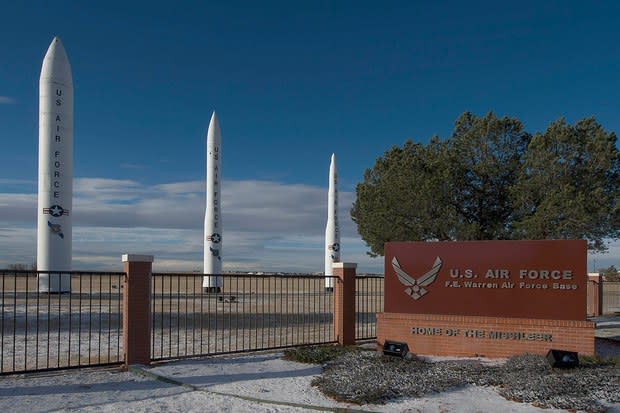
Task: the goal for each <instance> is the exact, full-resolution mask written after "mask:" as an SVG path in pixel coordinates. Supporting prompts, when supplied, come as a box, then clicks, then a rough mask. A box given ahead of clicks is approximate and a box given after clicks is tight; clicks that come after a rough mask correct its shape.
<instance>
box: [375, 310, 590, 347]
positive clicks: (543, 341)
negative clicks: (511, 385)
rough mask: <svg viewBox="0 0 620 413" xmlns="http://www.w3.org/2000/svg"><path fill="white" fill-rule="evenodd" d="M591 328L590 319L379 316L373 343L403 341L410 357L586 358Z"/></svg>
mask: <svg viewBox="0 0 620 413" xmlns="http://www.w3.org/2000/svg"><path fill="white" fill-rule="evenodd" d="M594 327H595V324H594V323H593V322H590V321H571V320H537V319H530V318H502V317H477V316H451V315H433V314H403V313H379V314H377V345H378V348H381V349H382V348H383V344H384V343H385V341H386V340H388V341H398V342H404V343H407V345H408V346H409V351H410V352H412V353H415V354H424V355H437V356H465V357H491V358H494V357H509V356H513V355H518V354H524V353H529V354H542V355H545V354H547V352H548V351H549V350H550V349H557V350H565V351H575V352H577V353H579V354H584V355H592V354H594Z"/></svg>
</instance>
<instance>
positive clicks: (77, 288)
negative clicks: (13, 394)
mask: <svg viewBox="0 0 620 413" xmlns="http://www.w3.org/2000/svg"><path fill="white" fill-rule="evenodd" d="M39 274H49V275H50V276H57V277H50V280H52V282H60V279H61V278H62V277H65V278H64V280H66V277H69V278H70V280H71V281H70V290H71V292H66V293H47V292H40V291H41V290H42V288H41V287H42V286H43V285H45V284H44V283H42V281H41V277H39V276H38V275H39ZM203 277H204V275H203V274H195V275H193V274H153V278H152V283H151V285H152V296H151V297H152V299H151V322H152V337H151V343H152V344H151V345H152V348H151V357H152V359H153V360H163V359H172V358H183V357H193V356H200V355H213V354H224V353H235V352H246V351H257V350H266V349H277V348H286V347H294V346H299V345H312V344H327V343H334V342H336V337H334V317H333V314H334V296H333V292H332V291H330V290H328V289H326V288H325V280H326V277H324V276H310V275H244V274H226V275H222V276H221V277H222V281H223V288H222V290H221V292H218V293H205V292H203V288H202V281H203ZM330 278H333V283H335V282H337V281H336V278H337V277H330ZM53 280H56V281H53ZM124 281H125V273H112V272H77V271H73V272H64V273H57V272H48V271H45V272H36V271H34V272H33V271H16V270H0V375H2V374H10V373H23V372H31V371H43V370H53V369H65V368H74V367H84V366H97V365H108V364H120V363H122V362H123V359H124V350H123V348H122V347H123V344H122V337H123V331H122V318H123V297H122V288H123V283H124ZM333 283H332V284H333ZM57 287H58V288H54V286H53V285H52V288H51V290H54V291H58V290H60V288H59V287H60V284H59V285H58V286H57ZM355 299H356V309H357V311H356V335H355V337H356V340H371V339H374V338H375V337H376V316H375V314H376V313H377V312H381V311H383V277H379V276H360V277H357V280H356V298H355Z"/></svg>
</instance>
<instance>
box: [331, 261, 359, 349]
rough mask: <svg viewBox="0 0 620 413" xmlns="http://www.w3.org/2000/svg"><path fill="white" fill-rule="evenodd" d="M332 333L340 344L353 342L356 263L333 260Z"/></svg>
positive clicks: (346, 344) (344, 344)
mask: <svg viewBox="0 0 620 413" xmlns="http://www.w3.org/2000/svg"><path fill="white" fill-rule="evenodd" d="M333 268H334V275H335V276H336V277H338V280H337V282H336V285H335V286H334V330H335V331H334V334H335V335H336V340H337V341H338V344H340V345H341V346H348V345H351V344H355V269H356V268H357V264H354V263H348V262H335V263H334V264H333Z"/></svg>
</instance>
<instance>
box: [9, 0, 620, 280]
mask: <svg viewBox="0 0 620 413" xmlns="http://www.w3.org/2000/svg"><path fill="white" fill-rule="evenodd" d="M2 15H3V17H4V18H3V19H2V24H1V25H0V138H1V140H2V143H3V151H1V152H0V163H1V164H2V169H0V171H1V173H0V213H1V214H0V266H4V265H6V264H10V263H17V262H23V263H29V262H32V260H33V259H34V257H35V256H36V188H37V139H38V79H39V74H40V69H41V62H42V59H43V56H44V54H45V51H46V50H47V47H48V45H49V43H50V42H51V40H52V38H53V37H54V36H55V35H57V36H59V37H60V38H61V39H62V41H63V44H64V46H65V48H66V50H67V54H68V56H69V59H70V62H71V65H72V70H73V81H74V93H75V94H74V101H75V121H74V177H75V189H74V206H73V210H74V214H73V216H74V246H73V256H74V267H75V268H76V269H107V270H116V269H118V268H119V267H120V255H121V254H122V253H127V252H130V253H148V254H153V255H155V260H156V261H155V269H156V270H166V271H167V270H171V271H186V270H199V269H201V268H202V226H203V214H204V202H205V200H204V174H205V164H204V162H205V160H204V159H205V158H204V152H205V138H206V130H207V126H208V122H209V118H210V116H211V111H213V110H215V111H216V112H217V114H218V118H219V120H220V126H221V129H222V159H223V166H222V175H223V178H224V183H223V185H224V186H223V207H224V208H225V209H224V213H223V224H224V244H223V254H224V257H223V258H224V269H225V270H227V269H229V270H236V269H247V270H278V271H303V272H314V271H321V270H322V267H323V237H324V231H325V221H326V216H327V206H326V200H327V176H328V168H329V159H330V156H331V153H332V152H334V153H336V156H337V163H338V173H339V184H340V187H339V190H340V221H341V225H342V237H343V238H342V248H343V250H342V259H343V260H344V261H347V262H357V263H358V265H359V269H360V271H361V272H382V270H383V262H382V260H381V259H374V260H372V259H370V258H368V257H367V256H366V255H365V251H366V248H365V245H364V243H363V241H362V240H361V239H360V238H359V236H358V235H357V232H356V229H355V225H354V224H353V223H352V222H351V221H350V218H349V213H348V210H349V208H350V205H351V203H352V202H353V200H354V199H355V192H354V191H355V185H356V183H358V182H359V181H360V180H361V179H362V175H363V172H364V170H365V169H366V168H369V167H372V165H373V164H374V161H375V159H376V157H378V156H381V155H382V154H383V152H384V151H386V150H388V149H389V148H390V147H391V146H392V145H401V144H402V143H403V142H404V141H405V140H406V139H409V138H411V139H414V140H415V141H419V142H426V141H427V140H428V138H429V137H431V136H432V135H434V134H437V135H439V136H442V137H447V136H449V134H450V132H451V130H452V126H453V122H454V120H455V119H456V118H457V117H458V116H459V115H460V114H461V113H463V112H465V111H471V112H474V113H476V114H478V115H484V114H485V113H486V112H488V111H494V112H495V113H496V114H498V115H500V116H503V115H508V116H513V117H516V118H518V119H520V120H521V121H522V122H523V123H524V125H525V127H526V129H527V130H528V131H529V132H532V133H534V132H537V131H542V130H544V129H545V128H546V126H547V125H548V124H549V123H551V122H552V121H554V120H556V119H558V118H559V117H565V118H566V119H567V120H568V121H569V122H571V123H572V122H574V121H576V120H578V119H581V118H584V117H587V116H592V115H594V116H595V117H596V118H597V120H598V121H599V122H600V123H601V124H602V125H603V127H604V128H605V129H606V130H610V131H615V132H616V133H618V131H619V130H620V106H619V104H618V102H619V97H620V75H619V71H618V68H620V53H618V47H617V46H618V44H619V41H620V3H618V2H615V1H600V2H585V1H584V2H576V1H557V2H554V1H546V2H528V1H521V2H513V3H506V2H491V1H489V2H475V1H474V2H471V1H470V2H444V1H437V2H430V1H428V2H427V1H424V2H422V1H403V2H400V1H385V2H370V1H362V0H359V1H263V2H249V1H217V2H213V1H208V2H184V1H180V2H176V3H169V2H158V1H149V2H141V1H124V2H117V1H105V2H103V1H92V2H73V1H54V2H43V1H25V2H7V4H4V5H3V7H2ZM594 259H596V264H594ZM611 264H616V265H618V264H620V247H618V246H617V245H616V244H613V245H612V247H611V250H610V253H608V254H605V255H599V256H597V257H590V264H589V269H591V268H592V267H593V266H594V265H596V266H597V267H601V266H607V265H611Z"/></svg>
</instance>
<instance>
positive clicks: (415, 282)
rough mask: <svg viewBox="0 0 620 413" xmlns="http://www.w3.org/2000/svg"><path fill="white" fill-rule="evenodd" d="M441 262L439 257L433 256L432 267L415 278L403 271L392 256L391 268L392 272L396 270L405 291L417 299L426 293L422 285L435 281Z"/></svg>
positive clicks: (425, 285)
mask: <svg viewBox="0 0 620 413" xmlns="http://www.w3.org/2000/svg"><path fill="white" fill-rule="evenodd" d="M442 264H443V262H442V261H441V258H439V257H437V258H435V263H434V264H433V267H432V268H431V269H430V270H429V271H427V272H426V273H424V274H423V275H422V276H421V277H420V278H418V279H415V278H413V277H411V276H410V275H409V274H407V273H406V272H405V271H403V269H402V268H401V266H400V264H399V262H398V260H397V259H396V257H394V258H392V268H394V272H396V276H397V277H398V280H399V281H400V282H401V284H403V285H405V286H407V288H406V289H405V293H406V294H407V295H409V296H410V297H411V298H413V299H414V300H419V299H420V298H421V297H422V296H424V295H425V294H427V293H428V290H427V289H426V288H424V287H428V286H429V285H431V284H432V283H433V282H434V281H435V279H436V278H437V274H438V273H439V270H440V269H441V265H442Z"/></svg>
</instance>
